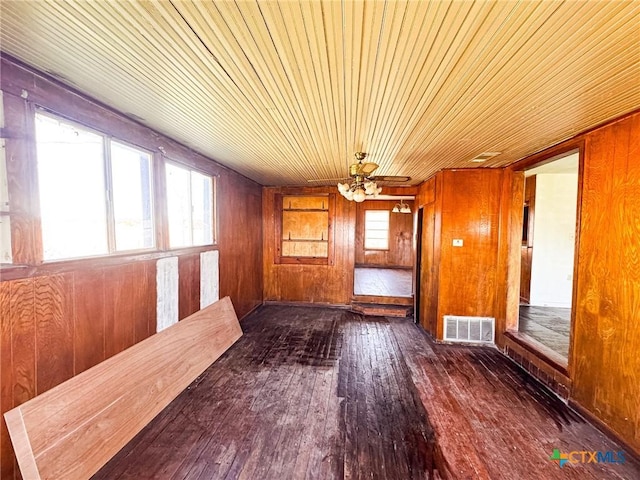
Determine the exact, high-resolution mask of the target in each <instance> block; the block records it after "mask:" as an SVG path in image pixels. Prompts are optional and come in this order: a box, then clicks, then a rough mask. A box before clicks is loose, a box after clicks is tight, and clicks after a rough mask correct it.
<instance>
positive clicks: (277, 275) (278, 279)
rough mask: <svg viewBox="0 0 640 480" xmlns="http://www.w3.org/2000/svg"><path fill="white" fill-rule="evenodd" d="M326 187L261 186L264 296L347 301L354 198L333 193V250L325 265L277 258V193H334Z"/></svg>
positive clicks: (352, 255)
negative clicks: (286, 261) (281, 260)
mask: <svg viewBox="0 0 640 480" xmlns="http://www.w3.org/2000/svg"><path fill="white" fill-rule="evenodd" d="M334 193H335V189H334V188H329V187H300V188H292V187H289V188H276V187H272V188H264V189H263V198H262V205H263V245H264V250H263V271H264V299H265V300H270V301H290V302H310V303H328V304H348V303H349V302H350V300H351V296H352V295H353V269H354V261H355V250H354V248H353V245H354V241H355V214H356V207H355V203H354V202H349V201H347V200H345V199H343V198H342V197H341V196H340V195H336V196H335V207H334V211H335V214H334V215H333V219H332V220H331V226H332V228H331V234H332V235H333V237H332V241H333V242H332V247H331V248H332V251H331V252H329V257H330V259H332V261H330V262H329V264H328V265H305V264H287V263H276V262H277V258H278V255H277V241H278V240H277V239H278V238H279V236H278V234H277V221H278V220H277V215H279V211H278V209H279V203H278V200H277V199H278V197H279V196H280V195H323V194H324V195H326V194H334Z"/></svg>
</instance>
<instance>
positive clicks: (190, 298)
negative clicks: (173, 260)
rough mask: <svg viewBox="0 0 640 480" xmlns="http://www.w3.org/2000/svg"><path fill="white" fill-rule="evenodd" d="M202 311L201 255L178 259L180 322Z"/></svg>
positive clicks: (184, 256) (185, 256)
mask: <svg viewBox="0 0 640 480" xmlns="http://www.w3.org/2000/svg"><path fill="white" fill-rule="evenodd" d="M199 309H200V254H199V253H198V254H193V255H183V256H181V257H179V258H178V320H182V319H183V318H187V317H188V316H189V315H191V314H192V313H195V312H197V311H198V310H199Z"/></svg>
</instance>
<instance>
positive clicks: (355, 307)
mask: <svg viewBox="0 0 640 480" xmlns="http://www.w3.org/2000/svg"><path fill="white" fill-rule="evenodd" d="M351 311H352V312H355V313H360V314H362V315H369V316H372V317H402V318H406V317H410V316H412V315H413V306H412V305H382V304H377V303H352V304H351Z"/></svg>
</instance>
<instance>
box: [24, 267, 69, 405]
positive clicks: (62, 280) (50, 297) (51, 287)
mask: <svg viewBox="0 0 640 480" xmlns="http://www.w3.org/2000/svg"><path fill="white" fill-rule="evenodd" d="M72 287H73V275H72V274H63V275H55V276H52V277H35V278H34V293H35V296H34V310H35V317H34V318H35V322H36V349H35V352H36V372H37V378H36V380H37V381H36V392H37V394H41V393H43V392H46V391H47V390H49V389H50V388H52V387H54V386H56V385H58V384H60V383H62V382H64V381H65V380H67V379H69V378H71V377H72V376H73V374H74V365H73V341H74V340H73V331H74V325H73V322H72V321H69V320H70V319H73V288H72Z"/></svg>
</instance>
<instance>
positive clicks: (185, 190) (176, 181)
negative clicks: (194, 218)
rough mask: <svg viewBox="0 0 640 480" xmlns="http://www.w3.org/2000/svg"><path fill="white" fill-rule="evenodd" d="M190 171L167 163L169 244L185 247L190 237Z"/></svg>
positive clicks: (190, 241) (190, 239) (189, 241)
mask: <svg viewBox="0 0 640 480" xmlns="http://www.w3.org/2000/svg"><path fill="white" fill-rule="evenodd" d="M190 174H191V172H190V171H189V170H187V169H185V168H180V167H178V166H176V165H173V164H170V163H167V207H168V211H169V245H170V246H171V247H187V246H190V245H192V238H191V175H190Z"/></svg>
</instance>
